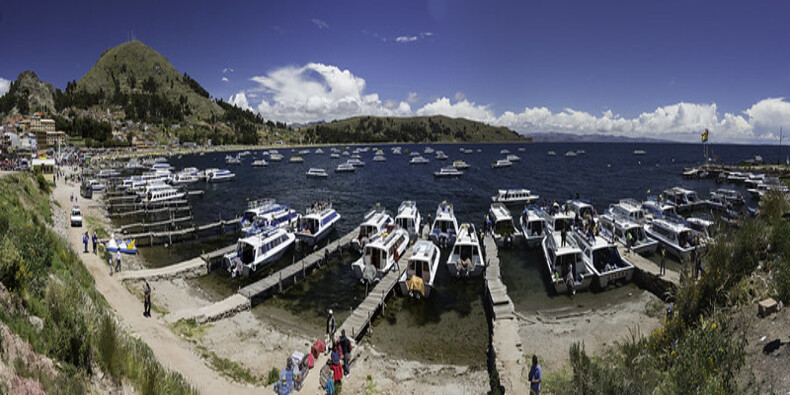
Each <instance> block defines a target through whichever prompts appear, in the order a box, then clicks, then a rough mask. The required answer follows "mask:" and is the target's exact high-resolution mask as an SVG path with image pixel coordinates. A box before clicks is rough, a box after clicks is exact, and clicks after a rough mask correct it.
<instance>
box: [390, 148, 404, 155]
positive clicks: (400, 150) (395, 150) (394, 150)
mask: <svg viewBox="0 0 790 395" xmlns="http://www.w3.org/2000/svg"><path fill="white" fill-rule="evenodd" d="M401 153H402V148H401V147H394V148H392V154H393V155H400V154H401Z"/></svg>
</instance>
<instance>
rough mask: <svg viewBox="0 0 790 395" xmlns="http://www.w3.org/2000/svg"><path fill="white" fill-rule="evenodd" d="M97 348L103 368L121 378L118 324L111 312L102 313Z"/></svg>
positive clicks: (113, 375)
mask: <svg viewBox="0 0 790 395" xmlns="http://www.w3.org/2000/svg"><path fill="white" fill-rule="evenodd" d="M96 348H97V350H98V355H99V362H100V363H101V367H102V369H103V370H104V371H105V372H107V373H108V374H109V375H111V376H112V377H114V378H116V379H117V378H119V375H120V364H119V361H118V358H117V355H118V326H117V325H115V320H114V319H113V318H112V316H110V314H103V315H102V318H101V325H100V326H99V333H98V341H97V345H96Z"/></svg>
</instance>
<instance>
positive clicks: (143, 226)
mask: <svg viewBox="0 0 790 395" xmlns="http://www.w3.org/2000/svg"><path fill="white" fill-rule="evenodd" d="M193 219H194V217H192V215H187V216H185V217H179V218H171V219H168V220H165V221H159V222H139V223H134V224H128V225H122V226H121V227H120V228H118V230H120V231H121V233H126V232H127V231H129V229H138V228H139V229H142V230H146V229H150V228H157V227H161V226H170V227H175V225H176V224H177V223H179V222H188V221H191V220H193Z"/></svg>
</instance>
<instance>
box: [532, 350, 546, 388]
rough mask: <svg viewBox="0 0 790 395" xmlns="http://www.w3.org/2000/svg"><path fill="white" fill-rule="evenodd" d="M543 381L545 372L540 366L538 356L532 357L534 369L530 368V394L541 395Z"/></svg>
mask: <svg viewBox="0 0 790 395" xmlns="http://www.w3.org/2000/svg"><path fill="white" fill-rule="evenodd" d="M542 379H543V371H541V369H540V365H538V356H537V355H533V356H532V367H531V368H529V392H530V394H540V381H541V380H542Z"/></svg>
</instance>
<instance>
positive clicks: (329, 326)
mask: <svg viewBox="0 0 790 395" xmlns="http://www.w3.org/2000/svg"><path fill="white" fill-rule="evenodd" d="M336 329H337V328H335V314H334V313H333V312H332V309H329V314H328V315H327V317H326V334H327V335H329V343H328V344H331V345H333V346H334V344H335V330H336Z"/></svg>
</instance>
